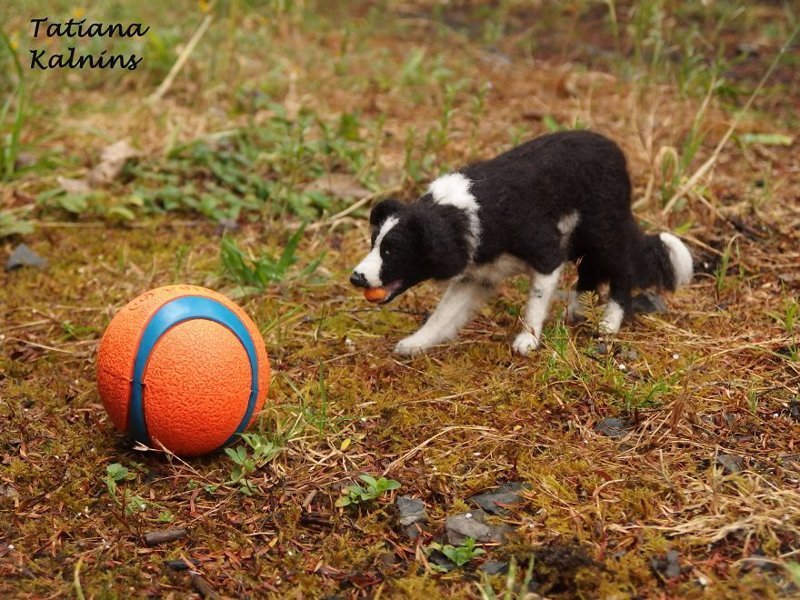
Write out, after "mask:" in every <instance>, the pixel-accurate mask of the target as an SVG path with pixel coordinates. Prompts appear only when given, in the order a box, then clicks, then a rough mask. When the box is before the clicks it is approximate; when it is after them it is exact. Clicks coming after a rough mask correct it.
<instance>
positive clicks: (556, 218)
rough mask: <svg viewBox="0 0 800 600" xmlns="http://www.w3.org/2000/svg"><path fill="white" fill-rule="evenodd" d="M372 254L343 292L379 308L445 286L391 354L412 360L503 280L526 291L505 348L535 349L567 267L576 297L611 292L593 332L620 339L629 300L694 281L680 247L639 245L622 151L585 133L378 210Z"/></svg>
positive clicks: (479, 166) (651, 240)
mask: <svg viewBox="0 0 800 600" xmlns="http://www.w3.org/2000/svg"><path fill="white" fill-rule="evenodd" d="M370 224H371V226H372V249H371V250H370V252H369V254H367V256H366V257H365V258H364V260H362V261H361V262H360V263H359V264H358V266H356V268H355V269H354V270H353V273H352V275H351V277H350V282H351V283H352V284H353V285H355V286H357V287H361V288H365V296H367V298H368V299H370V300H371V301H374V302H381V303H386V302H389V301H391V300H392V299H394V298H395V297H397V296H398V295H400V294H401V293H403V292H404V291H405V290H407V289H408V288H410V287H412V286H414V285H416V284H418V283H420V282H422V281H425V280H426V279H435V280H449V281H450V285H449V287H448V289H447V291H446V292H445V294H444V296H443V298H442V300H441V301H440V303H439V305H438V306H437V307H436V310H435V311H434V312H433V314H431V316H430V318H429V319H428V320H427V322H426V323H425V324H424V325H423V326H422V327H421V328H420V329H419V330H418V331H417V332H416V333H414V334H413V335H411V336H409V337H407V338H405V339H403V340H401V341H400V342H399V343H398V344H397V346H396V347H395V351H396V352H398V353H400V354H416V353H418V352H421V351H423V350H425V349H427V348H430V347H431V346H435V345H437V344H441V343H442V342H445V341H448V340H451V339H453V338H455V337H456V335H457V334H458V331H459V330H460V329H461V327H463V326H464V324H465V323H466V322H467V321H468V320H469V319H470V317H471V316H472V314H473V313H474V311H475V310H476V308H478V307H479V306H480V304H481V303H482V302H484V301H485V300H486V299H487V298H488V297H489V296H490V295H491V293H492V291H493V290H494V288H495V287H496V285H497V283H498V282H500V281H501V280H503V279H505V278H507V277H510V276H512V275H516V274H519V273H523V272H527V273H529V274H530V276H531V287H530V293H529V295H528V302H527V306H526V307H525V311H524V314H523V317H522V321H523V325H524V326H523V329H522V331H521V332H520V333H519V334H518V335H517V337H516V339H515V340H514V343H513V348H514V350H515V351H516V352H518V353H519V354H522V355H526V354H528V352H530V351H531V350H533V349H534V348H536V347H537V346H538V345H539V340H540V339H541V334H542V325H543V323H544V320H545V318H546V316H547V310H548V305H549V304H550V300H551V298H552V296H553V292H554V290H555V289H556V286H557V284H558V279H559V276H560V274H561V270H562V268H563V266H564V264H565V263H566V262H567V261H576V262H577V264H578V267H577V268H578V283H577V289H576V292H577V293H575V294H573V295H572V301H571V303H570V307H569V309H568V313H569V314H570V315H573V314H574V313H576V311H577V310H578V309H579V305H578V302H577V295H578V294H579V293H581V292H585V291H588V290H596V289H597V287H598V286H599V285H600V284H604V283H608V284H609V295H608V303H607V305H606V307H605V311H604V314H603V318H602V321H601V323H600V329H601V332H603V333H616V332H617V331H619V328H620V325H621V324H622V321H623V318H624V317H625V316H626V315H629V314H630V313H631V291H632V290H633V289H634V288H650V287H655V288H657V289H661V290H675V289H676V288H677V287H678V286H681V285H684V284H686V283H688V282H689V281H690V279H691V278H692V257H691V254H690V253H689V250H688V249H687V247H686V246H685V245H684V244H683V242H681V241H680V240H679V239H678V238H677V237H675V236H674V235H671V234H669V233H661V234H659V235H646V234H645V233H644V232H642V230H641V229H640V228H639V226H638V225H637V223H636V221H635V220H634V216H633V213H632V212H631V182H630V178H629V176H628V171H627V167H626V163H625V155H624V154H623V153H622V150H621V149H620V148H619V147H618V146H617V145H616V144H615V143H614V142H612V141H611V140H609V139H607V138H605V137H603V136H601V135H599V134H597V133H592V132H589V131H570V132H562V133H555V134H552V135H545V136H542V137H539V138H536V139H534V140H531V141H529V142H527V143H524V144H522V145H521V146H518V147H516V148H513V149H512V150H509V151H508V152H505V153H503V154H501V155H499V156H498V157H496V158H493V159H491V160H486V161H482V162H478V163H475V164H472V165H469V166H467V167H464V168H463V169H460V170H458V171H456V172H454V173H449V174H447V175H443V176H442V177H439V178H438V179H436V180H435V181H434V182H433V183H431V184H430V187H429V188H428V190H427V192H426V193H425V194H424V195H423V196H422V197H421V198H419V199H418V200H417V201H416V202H414V203H412V204H409V205H405V204H402V203H400V202H398V201H396V200H384V201H383V202H381V203H379V204H377V205H376V206H375V207H374V209H373V210H372V213H371V214H370Z"/></svg>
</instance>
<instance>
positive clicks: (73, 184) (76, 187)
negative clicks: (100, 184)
mask: <svg viewBox="0 0 800 600" xmlns="http://www.w3.org/2000/svg"><path fill="white" fill-rule="evenodd" d="M56 181H57V182H58V185H60V186H61V189H62V190H64V191H65V192H67V193H68V194H88V193H89V192H91V191H92V188H91V187H89V184H88V183H86V180H85V179H72V178H71V177H61V176H60V175H59V176H58V177H56Z"/></svg>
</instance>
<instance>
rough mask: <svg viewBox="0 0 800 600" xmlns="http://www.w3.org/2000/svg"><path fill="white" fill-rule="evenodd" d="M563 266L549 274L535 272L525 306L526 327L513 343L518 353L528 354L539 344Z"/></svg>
mask: <svg viewBox="0 0 800 600" xmlns="http://www.w3.org/2000/svg"><path fill="white" fill-rule="evenodd" d="M562 268H563V265H561V266H559V267H557V268H555V269H554V270H553V271H552V272H551V273H548V274H544V273H538V272H536V271H534V272H533V276H532V277H531V291H530V293H529V294H528V304H527V305H526V306H525V317H524V319H523V325H524V329H523V330H522V331H520V332H519V334H518V335H517V337H516V339H515V340H514V343H513V345H512V346H513V348H514V351H515V352H516V353H517V354H521V355H522V356H526V355H527V354H528V353H529V352H530V351H531V350H535V349H536V348H537V347H538V346H539V340H540V339H541V337H542V326H543V325H544V320H545V319H546V318H547V309H548V308H549V306H550V300H551V299H552V298H553V292H555V290H556V287H557V286H558V279H559V277H560V275H561V269H562Z"/></svg>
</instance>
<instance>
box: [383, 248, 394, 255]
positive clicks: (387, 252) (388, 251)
mask: <svg viewBox="0 0 800 600" xmlns="http://www.w3.org/2000/svg"><path fill="white" fill-rule="evenodd" d="M391 253H392V249H391V248H381V256H389V255H391Z"/></svg>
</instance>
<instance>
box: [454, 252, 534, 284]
mask: <svg viewBox="0 0 800 600" xmlns="http://www.w3.org/2000/svg"><path fill="white" fill-rule="evenodd" d="M528 269H529V267H528V265H527V263H525V262H524V261H522V260H520V259H518V258H516V257H514V256H511V255H510V254H501V255H500V256H499V257H498V258H496V259H495V260H494V261H493V262H490V263H484V264H482V265H470V266H468V267H467V268H466V269H465V270H464V276H465V277H468V278H469V279H472V280H474V281H477V282H480V283H487V284H489V285H497V284H498V283H500V282H501V281H503V280H504V279H507V278H509V277H512V276H514V275H519V274H520V273H524V272H526V271H527V270H528Z"/></svg>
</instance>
